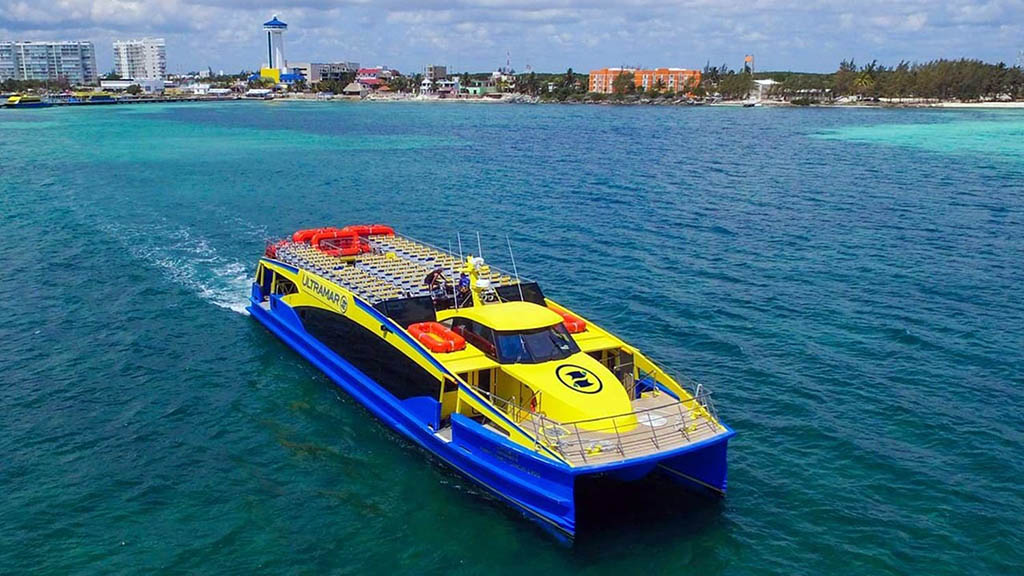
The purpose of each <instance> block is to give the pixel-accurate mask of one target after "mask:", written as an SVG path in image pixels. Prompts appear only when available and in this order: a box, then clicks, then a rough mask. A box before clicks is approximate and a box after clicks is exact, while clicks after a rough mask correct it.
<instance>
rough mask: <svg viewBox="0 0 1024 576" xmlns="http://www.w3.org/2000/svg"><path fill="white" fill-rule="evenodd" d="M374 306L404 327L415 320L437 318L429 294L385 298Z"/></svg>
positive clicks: (433, 319)
mask: <svg viewBox="0 0 1024 576" xmlns="http://www.w3.org/2000/svg"><path fill="white" fill-rule="evenodd" d="M374 308H376V309H377V310H379V311H381V312H382V313H383V314H384V315H385V316H388V317H389V318H391V319H392V320H394V321H395V322H397V323H399V324H401V325H402V326H404V327H406V328H408V327H409V325H410V324H416V323H417V322H434V321H435V320H437V314H435V313H434V302H433V301H432V300H431V299H430V296H416V297H413V298H396V299H392V300H385V301H384V302H380V303H378V304H376V305H374Z"/></svg>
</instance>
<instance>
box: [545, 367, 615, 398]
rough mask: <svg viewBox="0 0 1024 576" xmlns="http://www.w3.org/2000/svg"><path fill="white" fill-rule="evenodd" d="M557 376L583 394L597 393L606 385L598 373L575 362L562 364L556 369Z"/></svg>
mask: <svg viewBox="0 0 1024 576" xmlns="http://www.w3.org/2000/svg"><path fill="white" fill-rule="evenodd" d="M555 376H556V377H558V381H559V382H561V383H562V384H565V386H566V387H568V388H572V389H573V390H575V391H577V392H581V393H583V394H597V393H598V392H600V391H601V388H603V387H604V384H602V383H601V379H600V378H598V377H597V374H594V373H593V372H591V371H590V370H587V369H586V368H584V367H582V366H577V365H575V364H562V365H561V366H559V367H558V368H556V369H555Z"/></svg>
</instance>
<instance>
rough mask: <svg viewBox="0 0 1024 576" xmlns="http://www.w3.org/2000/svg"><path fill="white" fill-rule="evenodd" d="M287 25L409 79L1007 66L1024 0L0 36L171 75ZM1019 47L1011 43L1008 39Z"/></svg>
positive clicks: (34, 5) (224, 7) (21, 11)
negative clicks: (851, 64) (150, 41)
mask: <svg viewBox="0 0 1024 576" xmlns="http://www.w3.org/2000/svg"><path fill="white" fill-rule="evenodd" d="M274 13H278V14H280V15H281V18H282V19H283V20H285V21H286V22H288V24H289V26H290V29H289V31H288V37H287V38H288V39H287V55H288V57H289V58H290V59H293V60H295V61H303V60H340V59H349V60H358V61H361V62H366V63H383V64H389V65H392V66H396V67H399V68H400V69H405V70H410V69H416V68H419V67H420V66H422V65H423V64H426V63H427V62H437V61H442V62H444V61H448V62H450V63H452V64H455V65H457V66H458V67H459V68H460V69H462V68H468V69H478V70H483V69H488V68H491V67H493V66H496V65H498V64H501V63H504V60H505V53H506V51H508V52H511V55H512V59H513V65H516V66H518V67H519V68H522V67H523V66H524V65H525V64H531V65H532V66H533V68H535V69H538V70H563V69H565V68H566V67H569V66H572V67H574V68H575V69H577V70H582V69H586V68H588V67H597V66H604V65H609V64H612V65H615V64H619V63H622V62H643V63H645V64H647V65H675V66H701V65H703V63H704V62H705V61H707V60H711V61H713V62H722V61H726V62H729V63H731V64H732V65H733V66H736V65H738V64H739V62H740V60H741V58H742V56H743V54H746V53H751V52H752V53H755V54H756V55H757V60H758V63H759V67H760V68H762V69H764V68H774V69H780V68H788V69H805V70H829V69H833V68H834V67H835V65H836V63H837V62H838V61H839V60H840V59H842V58H845V57H856V58H857V59H858V60H868V59H874V58H877V59H879V60H880V61H886V62H893V61H897V60H900V59H910V60H925V59H930V58H934V57H961V56H965V57H978V58H984V59H988V60H1007V61H1009V60H1012V59H1013V58H1014V56H1015V54H1016V51H1017V50H1018V49H1020V48H1024V41H1022V40H1021V38H1024V0H981V1H971V0H968V1H965V2H957V3H955V4H954V3H941V2H934V1H933V0H904V1H903V2H891V1H888V0H862V1H860V2H855V3H851V2H849V1H848V0H804V1H799V0H751V1H748V2H735V3H723V2H720V1H715V0H617V1H616V0H421V1H417V2H413V1H402V0H290V1H288V2H283V1H282V0H49V1H48V0H0V38H30V39H43V38H50V39H53V38H86V39H91V40H93V41H94V42H96V44H97V55H98V57H99V58H100V64H101V66H109V62H110V58H111V55H110V54H109V52H110V48H109V46H110V42H111V41H112V40H113V39H115V38H124V37H130V36H142V35H161V36H164V37H166V38H167V41H168V59H169V65H170V68H171V70H172V71H183V70H187V69H195V68H199V67H201V66H206V65H212V66H213V67H214V68H224V69H228V70H238V69H240V68H255V67H257V66H259V65H260V63H261V56H262V53H263V51H262V49H261V42H262V35H261V34H260V25H261V24H262V22H263V21H265V20H266V19H268V18H269V17H270V16H271V15H272V14H274ZM1015 42H1016V43H1017V44H1018V45H1014V43H1015Z"/></svg>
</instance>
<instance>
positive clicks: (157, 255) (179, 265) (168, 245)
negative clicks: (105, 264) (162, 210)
mask: <svg viewBox="0 0 1024 576" xmlns="http://www.w3.org/2000/svg"><path fill="white" fill-rule="evenodd" d="M101 229H102V230H103V231H104V232H105V233H107V234H108V235H110V236H111V237H113V238H114V239H116V240H117V241H118V242H119V243H120V244H121V245H123V246H124V247H125V249H126V250H127V251H128V252H129V253H130V254H131V255H132V256H133V257H134V258H137V259H139V260H142V261H144V262H146V263H147V264H149V265H152V266H154V267H156V268H157V269H159V270H160V271H161V273H162V274H163V275H164V277H166V278H167V279H169V280H171V281H172V282H174V283H175V284H178V285H179V286H183V287H185V288H187V289H188V290H190V291H191V292H193V293H195V294H196V295H197V296H199V297H200V298H202V299H203V300H206V301H207V302H210V303H211V304H214V305H216V306H219V307H221V308H226V309H228V310H232V311H234V312H238V313H239V314H248V312H247V311H246V309H245V307H246V306H247V305H248V303H249V286H250V283H251V280H250V278H249V274H248V272H249V269H248V267H247V266H246V265H245V264H243V263H242V262H241V261H239V260H236V259H233V258H228V257H225V256H222V255H220V254H218V253H217V251H216V249H214V248H213V247H212V246H210V244H209V242H207V240H206V239H205V238H202V237H196V236H193V235H192V233H191V232H190V231H189V230H188V229H187V228H184V227H181V226H174V225H171V224H169V223H167V222H162V223H161V222H157V223H155V224H152V223H151V224H148V225H146V226H145V227H134V226H131V225H124V224H120V223H110V224H107V225H103V226H101Z"/></svg>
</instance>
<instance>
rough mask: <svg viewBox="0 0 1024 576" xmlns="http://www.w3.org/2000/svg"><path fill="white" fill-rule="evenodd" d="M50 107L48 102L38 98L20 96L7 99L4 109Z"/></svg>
mask: <svg viewBox="0 0 1024 576" xmlns="http://www.w3.org/2000/svg"><path fill="white" fill-rule="evenodd" d="M50 106H52V104H50V103H49V102H47V101H45V100H43V99H42V98H40V97H39V96H32V95H28V96H21V95H14V96H11V97H10V98H8V99H7V103H6V104H5V107H6V108H49V107H50Z"/></svg>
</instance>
